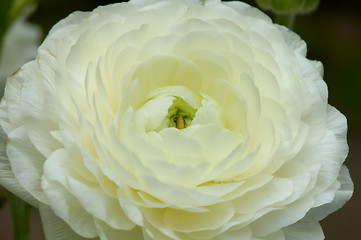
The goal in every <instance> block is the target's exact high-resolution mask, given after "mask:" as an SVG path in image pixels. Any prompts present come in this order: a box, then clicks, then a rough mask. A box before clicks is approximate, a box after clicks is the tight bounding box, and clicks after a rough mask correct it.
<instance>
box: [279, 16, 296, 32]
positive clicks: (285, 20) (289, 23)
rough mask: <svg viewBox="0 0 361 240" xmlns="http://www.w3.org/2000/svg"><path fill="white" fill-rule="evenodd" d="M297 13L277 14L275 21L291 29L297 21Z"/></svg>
mask: <svg viewBox="0 0 361 240" xmlns="http://www.w3.org/2000/svg"><path fill="white" fill-rule="evenodd" d="M295 19H296V14H277V15H276V18H275V22H276V23H278V24H280V25H284V26H286V27H288V28H289V29H292V28H293V24H294V23H295Z"/></svg>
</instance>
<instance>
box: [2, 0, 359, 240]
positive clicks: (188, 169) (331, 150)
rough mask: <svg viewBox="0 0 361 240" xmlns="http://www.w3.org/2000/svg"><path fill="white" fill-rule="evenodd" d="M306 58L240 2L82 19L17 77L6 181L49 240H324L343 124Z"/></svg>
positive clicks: (338, 180)
mask: <svg viewBox="0 0 361 240" xmlns="http://www.w3.org/2000/svg"><path fill="white" fill-rule="evenodd" d="M305 55H306V45H305V43H304V42H303V41H302V40H301V39H300V38H299V37H298V36H297V35H296V34H295V33H293V32H291V31H290V30H288V29H286V28H284V27H281V26H278V25H275V24H273V23H272V22H271V20H270V19H269V18H268V17H267V16H266V15H264V14H263V13H262V12H260V11H259V10H257V9H255V8H253V7H250V6H248V5H246V4H244V3H241V2H220V1H217V0H208V1H203V2H201V1H196V0H163V1H158V0H132V1H130V2H129V3H120V4H114V5H108V6H103V7H99V8H97V9H95V10H94V11H93V12H87V13H83V12H75V13H73V14H71V15H70V16H69V17H67V18H66V19H64V20H62V21H61V22H59V23H58V24H57V25H55V27H54V28H53V29H52V30H51V31H50V33H49V35H48V36H47V38H46V39H45V41H44V43H43V44H42V45H41V47H40V48H39V50H38V56H37V58H36V60H34V61H32V62H29V63H28V64H26V65H24V66H23V67H22V68H21V69H20V70H18V71H17V72H16V73H15V74H13V75H12V76H11V77H10V78H9V79H8V82H7V85H6V90H5V96H4V98H3V100H2V102H1V108H0V111H1V121H0V122H1V126H2V128H3V129H4V132H5V133H6V135H7V139H4V143H3V145H2V149H1V150H2V151H3V152H4V151H6V154H7V158H4V157H3V158H1V167H0V168H1V172H0V176H1V179H0V181H1V183H2V184H3V185H4V186H6V187H7V188H8V189H9V190H11V191H13V192H15V193H16V194H18V195H19V196H21V197H22V198H24V199H25V200H27V201H28V202H30V203H32V204H33V205H35V206H38V207H39V208H40V211H41V215H42V218H43V222H44V228H45V234H46V236H47V239H79V238H81V237H82V238H100V239H109V240H113V239H126V240H127V239H128V240H141V239H155V240H163V239H166V240H168V239H178V240H187V239H213V240H233V239H242V240H261V239H263V240H282V239H287V240H298V239H300V240H301V239H302V240H304V239H308V240H316V239H323V232H322V229H321V228H320V225H319V223H318V221H320V220H321V219H322V218H324V217H325V216H326V215H328V214H329V213H331V212H333V211H335V210H337V209H338V208H340V207H341V206H342V205H343V204H344V203H345V202H346V201H347V200H348V199H349V198H350V196H351V193H352V187H353V186H352V182H351V180H350V177H349V174H348V170H347V168H346V167H344V166H343V165H342V164H343V162H344V160H345V157H346V155H347V152H348V147H347V143H346V128H347V124H346V119H345V117H344V116H343V115H342V114H341V113H339V112H338V111H337V110H336V109H335V108H333V107H331V106H330V105H328V104H327V95H328V93H327V86H326V84H325V82H324V81H323V80H322V74H323V73H322V72H323V70H322V65H321V63H319V62H316V61H310V60H308V59H306V58H305ZM5 142H6V144H5ZM80 236H81V237H80Z"/></svg>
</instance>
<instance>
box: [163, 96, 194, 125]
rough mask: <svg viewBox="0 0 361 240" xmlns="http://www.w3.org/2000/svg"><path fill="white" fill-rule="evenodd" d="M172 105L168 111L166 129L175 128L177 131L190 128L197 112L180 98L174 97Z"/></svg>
mask: <svg viewBox="0 0 361 240" xmlns="http://www.w3.org/2000/svg"><path fill="white" fill-rule="evenodd" d="M174 97H175V100H174V101H173V105H172V106H171V107H170V108H169V109H168V116H167V118H168V119H169V123H168V127H176V128H178V129H183V128H186V127H187V126H190V125H191V123H192V120H193V118H194V117H195V115H196V112H197V110H196V109H194V108H192V107H191V106H190V105H189V104H188V103H187V102H186V101H184V100H183V99H182V98H180V97H177V96H174Z"/></svg>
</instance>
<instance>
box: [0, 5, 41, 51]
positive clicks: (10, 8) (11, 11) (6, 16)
mask: <svg viewBox="0 0 361 240" xmlns="http://www.w3.org/2000/svg"><path fill="white" fill-rule="evenodd" d="M36 2H37V0H2V1H1V7H0V48H1V46H2V42H3V39H4V35H5V33H6V31H7V29H8V28H9V27H10V25H11V23H12V22H13V21H14V20H15V18H16V17H17V16H18V15H19V14H20V13H21V12H22V11H23V10H24V8H25V7H27V6H28V5H29V4H34V3H36ZM0 52H1V50H0Z"/></svg>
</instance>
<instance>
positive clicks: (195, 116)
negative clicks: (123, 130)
mask: <svg viewBox="0 0 361 240" xmlns="http://www.w3.org/2000/svg"><path fill="white" fill-rule="evenodd" d="M145 99H146V101H145V103H144V104H143V105H142V106H141V107H140V108H139V109H138V110H137V111H136V113H135V117H134V122H135V123H136V125H137V126H138V129H139V131H144V132H150V131H155V132H160V131H162V130H163V129H166V128H176V129H178V130H183V129H185V128H188V127H191V126H193V125H204V124H216V125H217V126H219V127H221V128H223V127H224V124H223V109H222V108H221V107H220V106H219V104H218V103H217V102H216V101H215V100H214V99H212V98H211V97H210V96H208V95H205V94H201V93H195V92H193V91H191V90H189V89H188V88H186V87H184V86H167V87H161V88H157V89H155V90H153V91H152V92H150V93H149V94H147V96H146V97H145Z"/></svg>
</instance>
